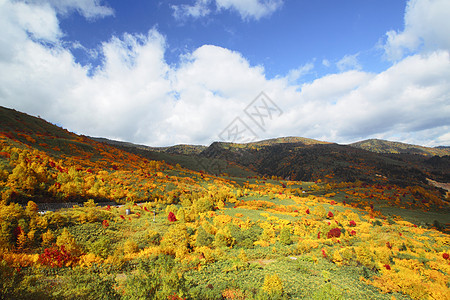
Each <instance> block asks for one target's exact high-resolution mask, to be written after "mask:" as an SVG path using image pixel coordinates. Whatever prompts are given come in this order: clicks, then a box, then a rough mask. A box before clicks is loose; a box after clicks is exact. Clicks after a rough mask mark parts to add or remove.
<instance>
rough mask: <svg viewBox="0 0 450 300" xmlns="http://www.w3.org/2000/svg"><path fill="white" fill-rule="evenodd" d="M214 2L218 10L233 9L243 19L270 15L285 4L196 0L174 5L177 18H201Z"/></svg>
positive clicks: (265, 0)
mask: <svg viewBox="0 0 450 300" xmlns="http://www.w3.org/2000/svg"><path fill="white" fill-rule="evenodd" d="M212 2H214V3H215V6H216V8H217V10H218V11H220V10H233V11H236V12H238V13H239V15H240V16H241V18H242V19H243V20H249V19H255V20H259V19H260V18H262V17H266V16H270V15H272V14H273V13H274V12H275V11H277V10H278V9H279V8H281V6H282V5H283V0H196V1H195V3H194V4H193V5H187V4H182V5H172V6H171V7H172V9H173V15H174V17H175V18H176V19H184V18H187V17H193V18H199V17H204V16H207V15H209V14H210V13H211V12H212V10H211V3H212Z"/></svg>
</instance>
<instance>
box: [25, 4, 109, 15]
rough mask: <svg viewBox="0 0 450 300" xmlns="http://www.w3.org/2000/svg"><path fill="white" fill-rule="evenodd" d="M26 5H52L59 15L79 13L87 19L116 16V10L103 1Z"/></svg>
mask: <svg viewBox="0 0 450 300" xmlns="http://www.w3.org/2000/svg"><path fill="white" fill-rule="evenodd" d="M23 2H25V3H30V4H39V5H46V4H48V5H51V6H52V7H54V8H55V10H56V11H57V12H58V13H59V14H63V15H66V14H69V13H71V12H72V11H77V12H78V13H79V14H80V15H82V16H84V17H85V18H87V19H95V18H103V17H107V16H111V15H114V10H113V9H112V8H110V7H108V6H104V5H102V0H23Z"/></svg>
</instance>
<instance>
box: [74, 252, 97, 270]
mask: <svg viewBox="0 0 450 300" xmlns="http://www.w3.org/2000/svg"><path fill="white" fill-rule="evenodd" d="M102 262H103V259H102V258H101V257H99V256H97V255H95V254H94V253H88V254H85V255H82V256H81V257H80V261H79V265H80V266H82V267H91V266H92V265H93V264H101V263H102Z"/></svg>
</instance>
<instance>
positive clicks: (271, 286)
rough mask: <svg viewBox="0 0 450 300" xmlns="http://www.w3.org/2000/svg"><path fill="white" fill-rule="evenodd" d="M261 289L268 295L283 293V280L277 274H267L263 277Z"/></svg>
mask: <svg viewBox="0 0 450 300" xmlns="http://www.w3.org/2000/svg"><path fill="white" fill-rule="evenodd" d="M262 289H263V291H264V292H266V293H267V294H269V295H273V294H280V295H281V294H283V282H282V281H281V279H280V277H278V275H277V274H274V275H267V276H266V277H265V278H264V285H263V287H262Z"/></svg>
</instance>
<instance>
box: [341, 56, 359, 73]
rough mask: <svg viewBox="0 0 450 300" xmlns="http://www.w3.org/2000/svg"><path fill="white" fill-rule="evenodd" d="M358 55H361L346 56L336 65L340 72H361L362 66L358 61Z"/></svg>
mask: <svg viewBox="0 0 450 300" xmlns="http://www.w3.org/2000/svg"><path fill="white" fill-rule="evenodd" d="M358 55H359V53H357V54H353V55H345V56H344V57H343V58H342V59H341V60H339V61H338V62H337V63H336V66H337V68H338V69H339V71H341V72H343V71H347V70H361V69H362V66H361V64H360V63H359V61H358Z"/></svg>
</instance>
